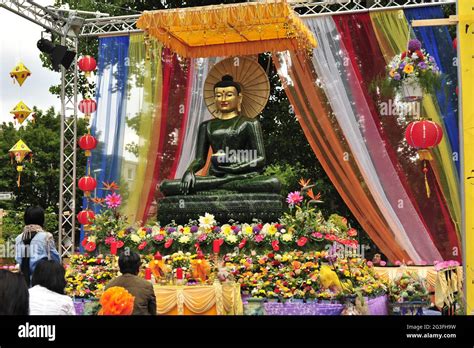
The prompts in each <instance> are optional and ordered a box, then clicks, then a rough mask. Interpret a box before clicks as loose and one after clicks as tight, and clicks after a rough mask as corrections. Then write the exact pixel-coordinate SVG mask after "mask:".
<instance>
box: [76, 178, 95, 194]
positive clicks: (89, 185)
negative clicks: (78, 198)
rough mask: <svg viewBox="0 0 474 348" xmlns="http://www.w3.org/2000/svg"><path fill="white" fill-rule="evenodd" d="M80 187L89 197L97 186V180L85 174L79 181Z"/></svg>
mask: <svg viewBox="0 0 474 348" xmlns="http://www.w3.org/2000/svg"><path fill="white" fill-rule="evenodd" d="M78 186H79V189H81V190H82V191H84V195H85V196H86V197H89V196H90V195H91V191H94V190H95V188H96V187H97V182H96V181H95V179H94V178H93V177H91V176H83V177H82V178H80V179H79V183H78Z"/></svg>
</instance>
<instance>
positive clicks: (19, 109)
mask: <svg viewBox="0 0 474 348" xmlns="http://www.w3.org/2000/svg"><path fill="white" fill-rule="evenodd" d="M32 112H33V111H32V110H31V109H30V108H29V107H28V106H27V105H26V104H25V103H23V101H20V102H19V103H18V104H16V106H15V108H14V109H13V110H12V111H10V113H11V114H13V115H14V116H13V118H14V119H16V120H17V121H18V123H19V124H22V123H23V121H24V120H26V119H27V118H28V116H29V115H30V114H31V113H32Z"/></svg>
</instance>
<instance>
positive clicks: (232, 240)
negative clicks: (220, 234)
mask: <svg viewBox="0 0 474 348" xmlns="http://www.w3.org/2000/svg"><path fill="white" fill-rule="evenodd" d="M225 240H226V241H227V242H228V243H230V244H234V243H237V236H236V235H233V234H231V235H229V236H227V237H226V238H225Z"/></svg>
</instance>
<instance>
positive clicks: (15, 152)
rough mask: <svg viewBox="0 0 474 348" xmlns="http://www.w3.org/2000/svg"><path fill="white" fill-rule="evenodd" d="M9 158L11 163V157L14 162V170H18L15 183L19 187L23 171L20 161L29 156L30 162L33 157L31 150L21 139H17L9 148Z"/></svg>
mask: <svg viewBox="0 0 474 348" xmlns="http://www.w3.org/2000/svg"><path fill="white" fill-rule="evenodd" d="M9 152H10V158H11V161H12V163H13V158H14V159H15V162H16V170H17V172H18V180H17V185H18V187H20V180H21V172H22V171H23V165H22V162H23V160H24V159H25V158H29V159H30V162H31V161H32V158H33V152H31V150H30V148H29V147H28V146H27V145H26V144H25V143H24V142H23V140H21V139H20V140H18V142H17V143H16V144H15V145H14V146H13V147H12V148H11V149H10V151H9Z"/></svg>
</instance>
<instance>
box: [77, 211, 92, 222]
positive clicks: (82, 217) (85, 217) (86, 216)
mask: <svg viewBox="0 0 474 348" xmlns="http://www.w3.org/2000/svg"><path fill="white" fill-rule="evenodd" d="M94 219H95V214H94V212H93V211H92V210H89V209H86V210H82V211H80V212H79V214H77V221H79V223H80V224H81V225H90V224H92V222H93V221H94Z"/></svg>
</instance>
